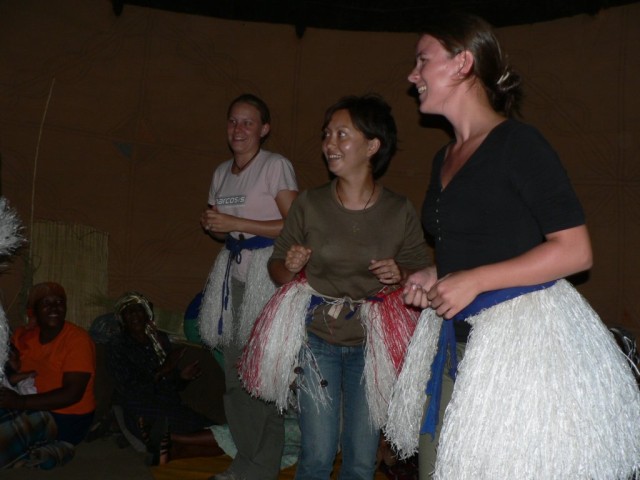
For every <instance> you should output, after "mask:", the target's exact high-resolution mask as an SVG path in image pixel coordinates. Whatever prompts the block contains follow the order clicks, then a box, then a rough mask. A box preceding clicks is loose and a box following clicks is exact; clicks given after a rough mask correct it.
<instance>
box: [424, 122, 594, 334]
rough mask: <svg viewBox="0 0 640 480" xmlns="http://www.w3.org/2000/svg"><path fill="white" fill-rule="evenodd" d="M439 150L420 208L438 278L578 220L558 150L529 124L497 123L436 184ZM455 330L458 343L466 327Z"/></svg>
mask: <svg viewBox="0 0 640 480" xmlns="http://www.w3.org/2000/svg"><path fill="white" fill-rule="evenodd" d="M446 149H447V147H444V148H442V149H441V150H440V151H439V152H438V153H437V154H436V157H435V159H434V162H433V168H432V174H431V182H430V185H429V189H428V191H427V196H426V198H425V201H424V204H423V207H422V224H423V227H424V229H425V231H426V232H427V233H428V234H429V235H430V236H431V237H432V239H433V241H434V244H435V260H436V266H437V270H438V277H443V276H445V275H447V274H448V273H451V272H456V271H459V270H466V269H470V268H475V267H479V266H481V265H488V264H491V263H496V262H500V261H504V260H508V259H510V258H514V257H517V256H519V255H521V254H523V253H525V252H527V251H528V250H530V249H532V248H533V247H535V246H536V245H539V244H540V243H542V242H543V241H544V236H545V235H546V234H549V233H553V232H557V231H560V230H564V229H567V228H571V227H576V226H579V225H583V224H584V222H585V218H584V212H583V210H582V206H581V205H580V202H579V200H578V198H577V196H576V194H575V192H574V190H573V188H572V186H571V183H570V181H569V178H568V176H567V173H566V171H565V169H564V167H563V166H562V164H561V163H560V159H559V158H558V155H557V154H556V152H555V151H554V150H553V149H552V148H551V146H550V145H549V143H548V142H547V141H546V140H545V139H544V138H543V137H542V135H541V134H540V132H538V130H536V129H535V128H533V127H531V126H529V125H526V124H524V123H521V122H518V121H516V120H511V119H510V120H506V121H504V122H502V123H501V124H499V125H498V126H496V127H495V128H494V129H493V130H492V131H491V132H490V133H489V135H488V136H487V138H486V139H485V140H484V142H483V143H482V144H481V145H480V146H479V147H478V149H477V150H476V152H475V153H474V154H473V155H472V156H471V157H470V158H469V160H467V162H466V163H465V164H464V165H463V167H462V168H461V169H460V170H459V171H458V172H457V173H456V175H455V176H454V177H453V179H452V180H451V181H450V182H449V184H448V185H447V187H446V188H444V189H443V188H442V184H441V182H440V171H441V169H442V164H443V162H444V159H445V153H446ZM455 329H456V337H457V339H458V341H465V340H466V337H467V336H468V333H469V325H468V324H467V323H460V322H456V323H455Z"/></svg>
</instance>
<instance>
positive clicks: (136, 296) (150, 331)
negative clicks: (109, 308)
mask: <svg viewBox="0 0 640 480" xmlns="http://www.w3.org/2000/svg"><path fill="white" fill-rule="evenodd" d="M133 305H142V307H143V308H144V311H145V313H146V314H147V318H148V321H147V324H146V326H145V327H144V333H145V334H146V335H147V337H149V340H150V341H151V345H152V346H153V350H154V352H155V353H156V355H157V357H158V360H160V364H162V363H163V362H164V361H165V360H166V358H167V352H165V350H164V348H163V347H162V345H161V343H160V340H159V339H158V332H157V329H156V324H155V323H154V321H153V307H152V304H151V302H150V301H149V300H148V299H147V297H145V296H144V295H142V294H141V293H139V292H133V291H132V292H125V293H124V294H123V295H122V296H121V297H120V298H119V299H118V300H117V301H116V304H115V306H114V310H115V314H116V318H117V319H118V321H119V322H120V324H121V325H122V324H123V319H122V312H124V310H125V308H128V307H131V306H133Z"/></svg>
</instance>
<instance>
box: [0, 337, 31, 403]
mask: <svg viewBox="0 0 640 480" xmlns="http://www.w3.org/2000/svg"><path fill="white" fill-rule="evenodd" d="M35 376H36V372H34V371H30V372H25V371H23V370H22V362H21V361H20V352H18V349H17V348H16V346H15V345H14V344H13V343H11V344H9V358H8V359H7V363H6V365H5V366H4V375H1V377H2V378H1V382H0V386H2V387H3V388H9V389H11V390H13V391H15V392H18V393H19V394H20V395H30V394H32V393H37V390H36V385H35V380H34V377H35Z"/></svg>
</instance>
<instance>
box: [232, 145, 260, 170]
mask: <svg viewBox="0 0 640 480" xmlns="http://www.w3.org/2000/svg"><path fill="white" fill-rule="evenodd" d="M259 153H260V149H258V151H257V152H256V153H254V154H253V157H251V158H250V159H249V161H248V162H247V163H245V164H244V165H242V166H240V165H238V162H237V161H236V157H233V166H234V167H235V168H236V171H235V172H234V173H236V175H237V174H239V173H240V172H242V171H243V170H244V169H245V168H247V167H248V166H249V165H250V164H251V162H253V159H254V158H256V157H257V156H258V154H259Z"/></svg>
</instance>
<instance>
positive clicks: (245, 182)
mask: <svg viewBox="0 0 640 480" xmlns="http://www.w3.org/2000/svg"><path fill="white" fill-rule="evenodd" d="M232 166H233V159H231V160H227V161H226V162H223V163H222V164H220V165H219V166H218V168H216V170H215V172H214V174H213V180H212V181H211V188H210V189H209V202H208V203H209V205H215V206H216V207H217V208H218V211H219V212H220V213H226V214H228V215H233V216H236V217H240V218H247V219H250V220H261V221H265V220H279V219H281V218H282V215H281V214H280V210H278V205H277V204H276V200H275V198H276V195H277V194H278V193H279V192H280V191H282V190H292V191H297V190H298V184H297V182H296V176H295V173H294V170H293V166H292V165H291V162H290V161H289V160H287V159H286V158H285V157H283V156H282V155H280V154H277V153H272V152H269V151H267V150H260V152H259V153H258V155H257V156H256V158H254V159H253V160H252V161H251V163H250V164H249V165H247V167H246V168H245V169H244V170H242V171H241V172H240V173H238V174H234V173H232V172H231V167H232ZM240 233H242V234H243V235H244V237H245V238H251V237H253V236H254V235H252V234H249V233H246V232H231V235H232V236H233V237H234V238H239V236H240ZM250 257H251V252H250V251H247V250H245V251H243V252H242V263H241V264H240V265H236V264H234V265H236V267H235V268H234V272H233V276H234V277H236V278H238V279H239V280H244V277H245V274H246V268H247V265H248V264H249V263H250V261H251V258H250Z"/></svg>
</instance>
